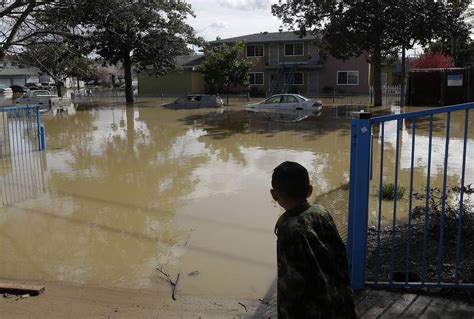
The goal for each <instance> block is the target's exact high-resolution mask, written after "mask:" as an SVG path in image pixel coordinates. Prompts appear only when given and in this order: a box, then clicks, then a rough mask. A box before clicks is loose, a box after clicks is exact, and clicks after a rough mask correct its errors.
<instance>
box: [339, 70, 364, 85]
mask: <svg viewBox="0 0 474 319" xmlns="http://www.w3.org/2000/svg"><path fill="white" fill-rule="evenodd" d="M337 85H359V71H338V72H337Z"/></svg>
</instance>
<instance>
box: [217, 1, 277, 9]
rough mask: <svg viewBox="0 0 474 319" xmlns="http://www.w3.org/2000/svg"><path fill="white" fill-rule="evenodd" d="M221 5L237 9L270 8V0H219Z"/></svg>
mask: <svg viewBox="0 0 474 319" xmlns="http://www.w3.org/2000/svg"><path fill="white" fill-rule="evenodd" d="M218 2H219V4H220V5H221V6H223V7H228V8H231V9H238V10H270V5H271V4H272V0H219V1H218Z"/></svg>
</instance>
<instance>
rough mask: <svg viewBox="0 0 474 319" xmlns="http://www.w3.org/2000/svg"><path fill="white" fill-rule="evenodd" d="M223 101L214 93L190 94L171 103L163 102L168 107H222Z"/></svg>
mask: <svg viewBox="0 0 474 319" xmlns="http://www.w3.org/2000/svg"><path fill="white" fill-rule="evenodd" d="M223 105H224V101H222V99H221V98H220V97H219V96H216V95H206V94H191V95H186V96H183V97H180V98H179V99H177V100H176V101H174V102H172V103H167V104H163V105H162V106H163V107H166V108H169V109H175V110H177V109H200V108H208V107H222V106H223Z"/></svg>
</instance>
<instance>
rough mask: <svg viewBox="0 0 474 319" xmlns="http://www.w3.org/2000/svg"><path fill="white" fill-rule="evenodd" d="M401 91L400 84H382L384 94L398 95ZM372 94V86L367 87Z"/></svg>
mask: <svg viewBox="0 0 474 319" xmlns="http://www.w3.org/2000/svg"><path fill="white" fill-rule="evenodd" d="M400 92H401V86H400V85H382V95H385V96H398V95H400ZM373 94H374V87H373V86H370V87H369V95H370V96H372V95H373Z"/></svg>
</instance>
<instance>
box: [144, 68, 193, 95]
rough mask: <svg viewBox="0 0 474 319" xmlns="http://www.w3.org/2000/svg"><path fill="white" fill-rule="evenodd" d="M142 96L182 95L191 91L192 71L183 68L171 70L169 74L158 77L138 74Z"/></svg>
mask: <svg viewBox="0 0 474 319" xmlns="http://www.w3.org/2000/svg"><path fill="white" fill-rule="evenodd" d="M138 87H139V95H140V96H161V94H163V95H165V96H167V95H168V96H169V95H174V96H180V95H184V94H188V93H194V92H191V91H192V89H193V87H192V71H191V70H182V71H175V72H170V73H169V74H167V75H164V76H160V77H156V76H154V75H148V74H145V73H142V74H140V75H139V76H138Z"/></svg>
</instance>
